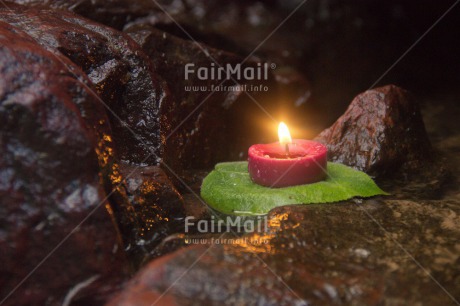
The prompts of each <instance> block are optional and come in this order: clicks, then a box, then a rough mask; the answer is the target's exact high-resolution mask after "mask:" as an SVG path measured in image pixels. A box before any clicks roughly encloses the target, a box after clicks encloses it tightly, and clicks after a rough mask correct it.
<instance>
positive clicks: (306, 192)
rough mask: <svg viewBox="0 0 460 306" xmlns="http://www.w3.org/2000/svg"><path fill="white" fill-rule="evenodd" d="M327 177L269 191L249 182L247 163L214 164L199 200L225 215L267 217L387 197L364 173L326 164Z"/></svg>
mask: <svg viewBox="0 0 460 306" xmlns="http://www.w3.org/2000/svg"><path fill="white" fill-rule="evenodd" d="M327 169H328V170H327V172H328V177H327V179H326V180H324V181H321V182H317V183H314V184H307V185H299V186H291V187H284V188H268V187H264V186H260V185H257V184H255V183H254V182H252V180H251V178H250V177H249V173H248V163H247V162H227V163H220V164H217V165H216V167H215V169H214V170H213V171H212V172H211V173H209V174H208V176H206V177H205V179H204V180H203V184H202V185H201V197H202V198H203V199H204V200H205V201H206V202H207V203H208V205H209V206H211V207H212V208H213V209H215V210H217V211H220V212H222V213H226V214H248V215H251V214H266V213H268V211H270V210H271V209H272V208H274V207H278V206H283V205H289V204H312V203H331V202H338V201H343V200H347V199H350V198H353V197H363V198H364V197H371V196H375V195H387V193H386V192H384V191H382V190H381V189H380V188H379V187H378V186H377V185H376V184H375V183H374V181H373V180H372V179H371V178H370V177H369V176H368V175H367V174H366V173H364V172H361V171H358V170H355V169H352V168H350V167H347V166H344V165H341V164H336V163H328V164H327Z"/></svg>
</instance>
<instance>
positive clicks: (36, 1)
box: [5, 0, 156, 30]
mask: <svg viewBox="0 0 460 306" xmlns="http://www.w3.org/2000/svg"><path fill="white" fill-rule="evenodd" d="M5 2H6V3H7V5H8V6H9V5H10V4H8V3H10V2H11V3H18V4H26V5H27V6H30V7H48V8H52V9H58V10H60V9H62V10H64V9H65V10H69V11H72V12H74V13H77V14H79V15H81V16H84V17H86V18H89V19H91V20H95V21H97V22H100V23H102V24H106V25H108V26H110V27H113V28H116V29H119V30H120V29H122V28H123V26H124V25H125V24H126V23H128V22H130V21H133V20H135V19H136V18H139V17H142V16H146V15H147V14H148V13H149V12H153V11H155V10H156V6H155V3H154V2H153V1H149V0H136V1H131V2H128V1H126V0H111V1H105V0H51V1H46V2H44V1H40V0H26V1H22V0H6V1H5Z"/></svg>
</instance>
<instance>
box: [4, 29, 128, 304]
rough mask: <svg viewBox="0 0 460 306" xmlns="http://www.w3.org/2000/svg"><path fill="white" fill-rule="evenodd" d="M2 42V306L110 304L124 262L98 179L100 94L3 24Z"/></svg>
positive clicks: (79, 73)
mask: <svg viewBox="0 0 460 306" xmlns="http://www.w3.org/2000/svg"><path fill="white" fill-rule="evenodd" d="M0 45H1V48H0V72H1V78H0V122H2V124H1V125H0V151H1V152H0V250H1V251H0V261H1V262H2V265H1V267H0V275H1V278H0V297H1V301H2V304H3V302H5V304H6V305H31V304H47V305H61V304H62V303H63V301H64V297H66V296H67V298H68V299H70V298H72V300H73V301H77V300H80V299H81V300H86V301H91V302H92V303H102V302H103V301H104V299H106V297H107V295H108V294H110V292H111V291H112V290H114V288H115V287H116V284H117V283H118V282H119V281H120V279H121V277H122V275H123V273H122V272H123V271H122V270H123V266H124V258H123V254H121V253H120V252H119V251H117V250H119V247H118V242H119V239H118V238H117V237H118V235H117V230H116V228H115V227H114V226H113V222H112V220H111V217H110V214H108V213H107V210H106V207H107V209H108V210H109V211H110V210H111V209H110V206H109V205H108V203H107V201H106V200H105V193H104V190H103V188H102V187H101V186H102V185H101V181H100V177H99V169H98V168H99V167H98V158H97V155H96V150H97V148H98V135H96V134H95V133H94V124H95V122H91V120H93V119H94V118H95V117H97V107H96V108H93V107H91V105H94V104H96V100H97V97H96V96H95V95H94V94H93V93H92V92H91V91H90V90H88V89H87V88H86V86H84V83H82V81H81V80H80V78H81V79H82V80H85V77H84V74H83V73H82V72H81V71H80V70H79V69H78V68H77V67H76V66H72V68H73V69H72V70H71V71H69V70H68V69H67V68H68V67H69V66H71V65H70V64H71V63H70V61H68V62H67V63H65V64H64V63H62V62H61V61H60V60H59V59H57V58H56V57H55V56H54V55H53V54H52V53H50V52H48V51H46V50H45V49H43V48H42V47H41V46H40V45H39V44H37V43H36V42H35V41H34V40H33V39H32V38H31V37H29V36H28V35H27V34H25V33H24V32H22V31H21V30H19V29H17V28H15V27H13V26H11V25H8V24H6V23H4V22H0ZM86 107H88V108H86ZM85 111H88V112H92V111H94V113H92V114H90V113H85ZM100 125H101V126H104V122H101V123H100ZM102 130H103V129H102ZM29 273H30V274H29ZM23 280H24V282H22V281H23ZM86 281H87V286H83V287H82V288H80V289H79V290H76V289H77V288H79V287H78V286H77V285H78V284H84V283H85V282H86ZM16 286H18V287H17V290H15V288H16ZM75 286H77V287H75ZM72 288H74V289H75V290H72ZM10 292H12V294H11V295H10ZM74 293H75V294H74Z"/></svg>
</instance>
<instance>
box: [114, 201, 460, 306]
mask: <svg viewBox="0 0 460 306" xmlns="http://www.w3.org/2000/svg"><path fill="white" fill-rule="evenodd" d="M459 213H460V210H459V206H458V203H454V202H448V201H444V202H440V201H425V202H423V203H416V202H412V201H397V200H386V201H380V200H366V201H364V202H363V203H358V202H356V203H353V202H348V203H341V204H328V205H298V206H287V207H282V208H278V209H275V210H273V211H272V212H271V213H270V216H269V217H270V221H269V224H270V231H269V232H268V233H265V234H261V233H259V234H248V235H246V236H243V237H245V238H247V239H248V240H240V241H236V240H234V244H229V243H228V240H227V243H226V244H225V243H224V242H221V244H213V245H212V240H211V239H209V240H208V243H209V245H198V246H191V247H187V248H183V249H181V250H178V251H176V252H175V253H173V254H170V255H168V256H165V257H162V258H160V259H158V260H155V261H153V262H151V263H150V264H149V265H147V266H146V267H144V268H143V269H142V270H141V271H140V272H139V273H138V274H137V276H135V277H134V278H133V279H132V281H130V282H129V283H128V284H127V286H126V288H125V289H124V291H123V292H122V293H120V294H119V295H118V296H117V297H116V298H115V299H113V300H112V301H111V302H110V303H109V304H108V305H151V304H152V303H159V304H168V305H203V304H206V305H237V304H238V305H240V304H241V305H382V304H396V305H399V304H401V305H402V304H410V305H415V304H427V305H431V304H443V305H447V304H450V303H452V298H451V297H450V296H449V295H448V294H446V292H445V291H444V290H446V291H447V292H449V294H450V295H451V296H453V297H458V296H459V294H460V292H459V288H460V287H459V282H460V278H459V276H458V262H459V257H458V255H456V254H458V250H457V249H458V247H459V245H458V243H457V241H458V239H459V238H460V232H459V231H458V227H456V226H455V224H456V222H457V223H458V220H457V219H458V214H459ZM370 216H372V218H373V219H372V218H371V217H370ZM374 221H375V222H374ZM331 229H333V230H331ZM441 237H442V238H441ZM215 238H217V236H216V237H215ZM224 238H227V239H230V238H233V239H235V237H234V236H232V234H228V235H227V236H224ZM184 240H185V241H187V239H184ZM200 241H201V240H200V239H198V241H194V240H192V239H188V243H190V244H196V243H201V242H200ZM221 241H223V240H221ZM265 241H266V242H267V243H264V242H265ZM421 267H423V268H421ZM427 271H430V273H431V276H430V275H428V274H427ZM431 277H433V278H434V279H436V281H437V282H438V283H439V284H437V283H436V282H435V281H434V280H433V279H432V278H431ZM441 286H442V287H441ZM401 288H404V290H401ZM420 292H423V294H420Z"/></svg>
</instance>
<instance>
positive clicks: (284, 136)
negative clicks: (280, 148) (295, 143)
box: [278, 122, 292, 144]
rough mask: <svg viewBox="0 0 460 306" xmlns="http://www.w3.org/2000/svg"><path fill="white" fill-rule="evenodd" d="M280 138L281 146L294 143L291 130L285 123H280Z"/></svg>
mask: <svg viewBox="0 0 460 306" xmlns="http://www.w3.org/2000/svg"><path fill="white" fill-rule="evenodd" d="M278 137H279V140H280V143H281V144H289V143H292V138H291V133H289V129H288V127H287V125H286V124H285V123H284V122H280V124H279V125H278Z"/></svg>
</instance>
